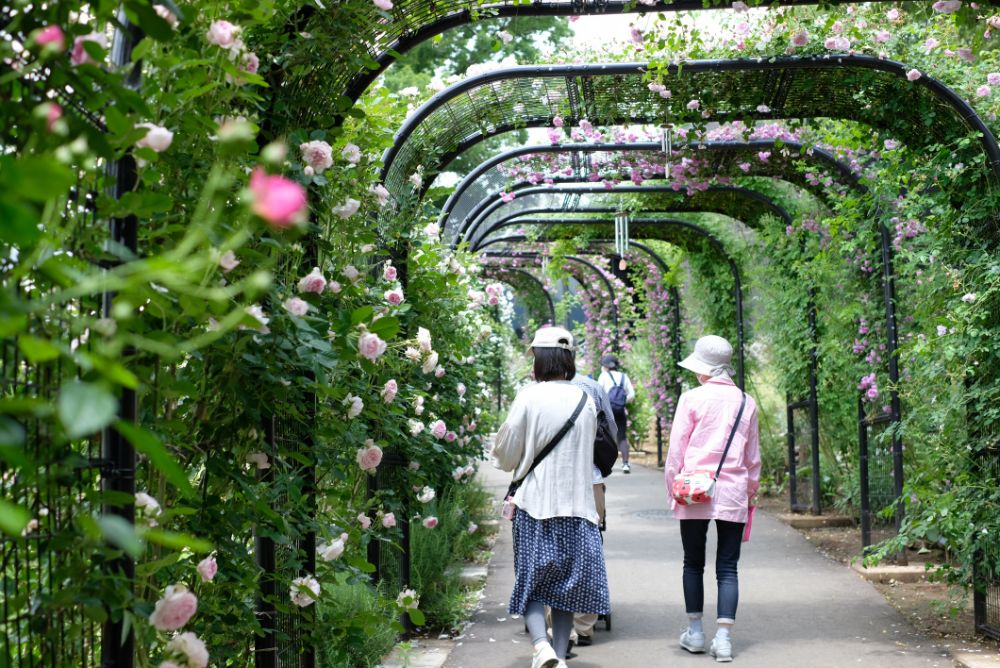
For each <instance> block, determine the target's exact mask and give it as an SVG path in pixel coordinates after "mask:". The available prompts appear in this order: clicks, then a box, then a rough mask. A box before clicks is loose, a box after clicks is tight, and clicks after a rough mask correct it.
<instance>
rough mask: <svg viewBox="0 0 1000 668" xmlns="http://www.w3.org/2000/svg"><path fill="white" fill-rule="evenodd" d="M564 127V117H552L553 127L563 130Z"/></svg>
mask: <svg viewBox="0 0 1000 668" xmlns="http://www.w3.org/2000/svg"><path fill="white" fill-rule="evenodd" d="M562 126H563V119H562V116H553V117H552V127H555V128H561V127H562Z"/></svg>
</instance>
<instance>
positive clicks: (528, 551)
mask: <svg viewBox="0 0 1000 668" xmlns="http://www.w3.org/2000/svg"><path fill="white" fill-rule="evenodd" d="M514 571H515V577H516V579H515V582H514V591H513V593H511V595H510V605H509V606H508V610H509V611H510V613H511V614H514V615H523V614H524V608H525V606H526V605H527V603H528V601H539V602H541V603H544V604H545V605H548V606H551V607H553V608H555V609H556V610H566V611H568V612H586V613H591V614H599V615H606V614H608V613H609V612H611V604H610V602H609V598H608V574H607V570H605V567H604V546H603V545H602V544H601V532H600V529H598V528H597V525H596V524H592V523H590V522H588V521H587V520H585V519H583V518H582V517H552V518H549V519H545V520H536V519H535V518H534V517H532V516H531V515H529V514H528V513H526V512H524V511H523V510H521V509H520V508H518V509H517V513H516V514H515V515H514Z"/></svg>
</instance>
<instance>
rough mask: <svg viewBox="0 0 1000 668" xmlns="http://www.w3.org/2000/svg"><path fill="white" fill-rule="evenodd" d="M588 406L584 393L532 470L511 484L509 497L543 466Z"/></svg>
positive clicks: (536, 460) (537, 457)
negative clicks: (544, 460)
mask: <svg viewBox="0 0 1000 668" xmlns="http://www.w3.org/2000/svg"><path fill="white" fill-rule="evenodd" d="M586 405H587V393H586V392H583V396H581V397H580V401H579V402H578V403H577V404H576V409H575V410H574V411H573V414H572V415H570V416H569V419H568V420H566V424H564V425H563V426H562V428H561V429H560V430H559V431H558V432H557V433H556V435H555V436H553V437H552V440H551V441H549V442H548V444H547V445H546V446H545V447H544V448H542V451H541V452H539V453H538V454H537V455H535V460H534V461H533V462H531V468H529V469H528V470H527V472H526V473H525V474H524V475H523V476H521V477H520V478H518V479H517V480H515V481H513V482H512V483H510V487H508V488H507V496H513V495H514V492H516V491H517V488H518V487H520V486H521V483H522V482H524V480H525V479H526V478H527V477H528V475H529V474H530V473H531V472H532V471H534V470H535V467H536V466H538V465H539V464H541V463H542V460H543V459H545V458H546V457H547V456H548V454H549V453H550V452H552V451H553V450H554V449H555V447H556V446H557V445H559V441H561V440H562V439H563V437H564V436H565V435H566V434H567V432H569V430H570V429H572V428H573V425H574V424H576V419H577V418H578V417H580V413H581V412H582V411H583V407H584V406H586Z"/></svg>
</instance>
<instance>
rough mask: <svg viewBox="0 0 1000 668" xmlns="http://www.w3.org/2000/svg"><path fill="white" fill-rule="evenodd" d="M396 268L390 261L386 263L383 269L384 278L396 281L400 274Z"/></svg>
mask: <svg viewBox="0 0 1000 668" xmlns="http://www.w3.org/2000/svg"><path fill="white" fill-rule="evenodd" d="M398 275H399V274H398V272H397V271H396V268H395V267H394V266H392V265H391V264H389V263H386V265H385V268H384V269H383V270H382V278H384V279H385V280H387V281H395V280H396V277H397V276H398Z"/></svg>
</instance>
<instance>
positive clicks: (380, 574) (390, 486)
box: [368, 450, 412, 631]
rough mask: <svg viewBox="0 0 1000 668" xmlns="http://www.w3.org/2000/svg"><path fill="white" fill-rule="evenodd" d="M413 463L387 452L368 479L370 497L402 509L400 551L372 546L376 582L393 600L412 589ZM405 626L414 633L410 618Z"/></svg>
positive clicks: (399, 515) (382, 545)
mask: <svg viewBox="0 0 1000 668" xmlns="http://www.w3.org/2000/svg"><path fill="white" fill-rule="evenodd" d="M408 464H409V462H408V461H407V459H406V457H404V456H403V455H402V453H400V452H398V451H395V450H386V451H385V453H384V454H383V456H382V463H381V464H380V465H379V467H378V468H377V469H376V471H375V474H374V475H372V476H369V478H368V496H369V498H371V497H373V496H375V495H376V494H378V495H379V497H380V498H381V499H382V501H383V502H384V503H386V504H388V505H396V506H397V507H398V508H400V510H399V511H397V512H395V513H394V515H395V518H396V526H397V527H398V528H399V530H400V532H401V534H402V537H401V539H400V541H399V546H398V549H395V548H394V547H393V546H392V545H390V544H388V543H384V542H382V541H378V540H373V541H371V542H370V543H368V561H369V562H370V563H372V564H374V566H375V574H374V581H375V583H376V585H377V586H378V588H379V589H380V590H382V592H383V593H384V594H385V595H386V596H389V597H392V598H394V597H395V595H396V594H397V593H398V592H400V591H402V590H403V589H406V588H407V587H409V586H410V581H411V578H410V553H411V552H410V523H409V521H408V518H409V505H408V501H407V499H408V498H409V495H408V494H407V493H406V486H407V484H408V482H407V481H408V480H409V477H408V476H407V466H408ZM402 622H403V626H404V628H406V629H407V631H409V630H412V624H411V623H410V620H409V618H408V616H407V615H403V619H402Z"/></svg>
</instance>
